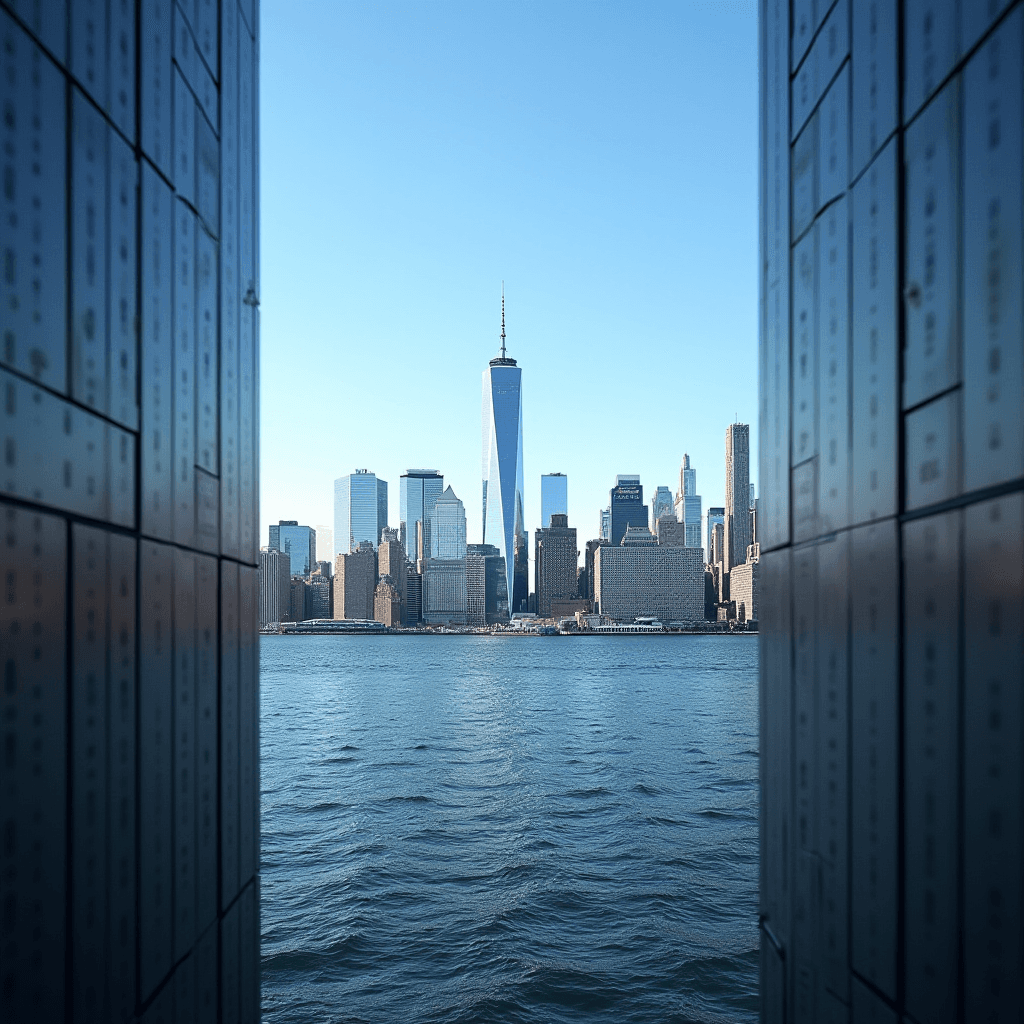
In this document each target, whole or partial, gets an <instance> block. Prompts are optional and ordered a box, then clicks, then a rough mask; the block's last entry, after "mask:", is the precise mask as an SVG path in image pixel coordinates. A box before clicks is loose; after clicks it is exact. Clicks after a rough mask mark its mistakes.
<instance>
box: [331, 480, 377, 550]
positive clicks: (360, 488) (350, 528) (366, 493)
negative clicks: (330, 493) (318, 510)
mask: <svg viewBox="0 0 1024 1024" xmlns="http://www.w3.org/2000/svg"><path fill="white" fill-rule="evenodd" d="M387 525H388V484H387V481H386V480H380V479H378V478H377V476H376V475H375V474H373V473H371V472H370V471H369V470H367V469H357V470H356V471H355V472H354V473H350V474H349V475H348V476H342V477H339V478H338V479H337V480H335V481H334V547H335V551H336V552H337V553H338V554H339V555H346V554H348V553H349V552H350V551H355V550H356V548H358V547H359V545H360V543H361V542H362V541H364V540H365V541H369V542H370V543H371V544H372V545H373V548H374V550H375V551H376V550H377V546H378V545H379V544H380V535H381V532H382V531H383V529H384V527H385V526H387Z"/></svg>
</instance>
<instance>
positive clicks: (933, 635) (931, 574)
mask: <svg viewBox="0 0 1024 1024" xmlns="http://www.w3.org/2000/svg"><path fill="white" fill-rule="evenodd" d="M903 565H904V588H905V590H904V595H905V596H904V627H903V673H904V697H903V699H904V706H903V723H904V733H903V735H904V745H903V778H904V787H903V793H904V815H905V817H904V823H903V835H904V849H905V859H904V865H905V866H904V878H903V891H904V912H905V927H904V958H905V964H906V995H905V999H906V1009H907V1012H908V1013H910V1014H911V1015H912V1016H913V1017H914V1019H915V1020H917V1021H921V1022H922V1024H937V1022H940V1021H952V1020H955V1019H956V1005H957V930H958V926H959V922H958V914H957V889H958V886H957V860H958V857H957V851H958V846H959V842H958V838H959V835H960V829H959V823H958V814H957V789H958V780H959V776H960V757H959V754H958V734H959V728H958V725H959V717H960V716H959V713H958V707H959V693H958V689H959V688H958V681H959V680H958V677H959V663H960V650H959V648H960V643H959V624H960V589H961V587H960V583H961V581H960V571H959V566H960V513H959V512H948V513H946V514H944V515H938V516H932V517H931V518H928V519H918V520H915V521H913V522H910V523H906V524H905V525H904V526H903Z"/></svg>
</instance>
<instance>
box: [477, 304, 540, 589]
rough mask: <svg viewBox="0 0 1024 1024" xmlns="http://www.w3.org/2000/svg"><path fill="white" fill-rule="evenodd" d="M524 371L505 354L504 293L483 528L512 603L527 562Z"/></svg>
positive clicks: (486, 411) (486, 381)
mask: <svg viewBox="0 0 1024 1024" xmlns="http://www.w3.org/2000/svg"><path fill="white" fill-rule="evenodd" d="M522 375H523V371H522V369H521V368H520V367H519V366H517V365H516V361H515V360H514V359H510V358H509V357H508V356H506V354H505V296H504V293H502V297H501V353H500V355H498V356H497V357H496V358H494V359H492V360H491V361H490V363H489V364H488V367H487V369H486V370H484V374H483V423H482V430H481V435H482V443H483V529H482V534H483V537H482V541H483V543H484V544H493V545H494V546H495V547H496V548H497V549H498V550H499V551H500V552H501V556H502V558H504V559H505V572H506V577H507V586H508V601H509V607H511V608H516V607H517V604H516V599H518V600H519V601H522V602H525V595H524V594H522V593H521V590H522V579H523V578H524V577H525V575H526V574H527V573H528V571H529V569H528V567H527V565H526V559H527V548H526V526H525V520H524V510H523V394H522Z"/></svg>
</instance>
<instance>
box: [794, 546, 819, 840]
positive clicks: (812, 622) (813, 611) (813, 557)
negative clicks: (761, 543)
mask: <svg viewBox="0 0 1024 1024" xmlns="http://www.w3.org/2000/svg"><path fill="white" fill-rule="evenodd" d="M818 611H819V605H818V549H817V547H803V548H797V549H795V550H794V551H793V640H794V644H793V730H794V732H793V747H794V757H795V768H796V775H795V779H794V792H793V799H794V813H795V819H794V825H795V832H794V844H793V845H794V849H795V850H805V851H807V852H808V853H813V852H815V851H816V850H817V849H818V838H817V833H816V828H817V824H818V821H819V815H818V805H817V784H816V779H817V751H818V739H817V736H818V732H817V707H818V699H817V693H818V687H817V637H818Z"/></svg>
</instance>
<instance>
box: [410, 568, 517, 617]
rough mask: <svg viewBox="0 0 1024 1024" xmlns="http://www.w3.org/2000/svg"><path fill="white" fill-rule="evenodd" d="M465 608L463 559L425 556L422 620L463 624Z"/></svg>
mask: <svg viewBox="0 0 1024 1024" xmlns="http://www.w3.org/2000/svg"><path fill="white" fill-rule="evenodd" d="M506 586H507V584H506ZM468 610H469V607H468V595H467V593H466V559H465V558H452V559H439V558H431V559H428V560H427V562H426V564H425V565H424V567H423V621H424V622H426V623H429V624H431V625H447V624H453V625H465V624H466V616H467V613H468Z"/></svg>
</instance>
